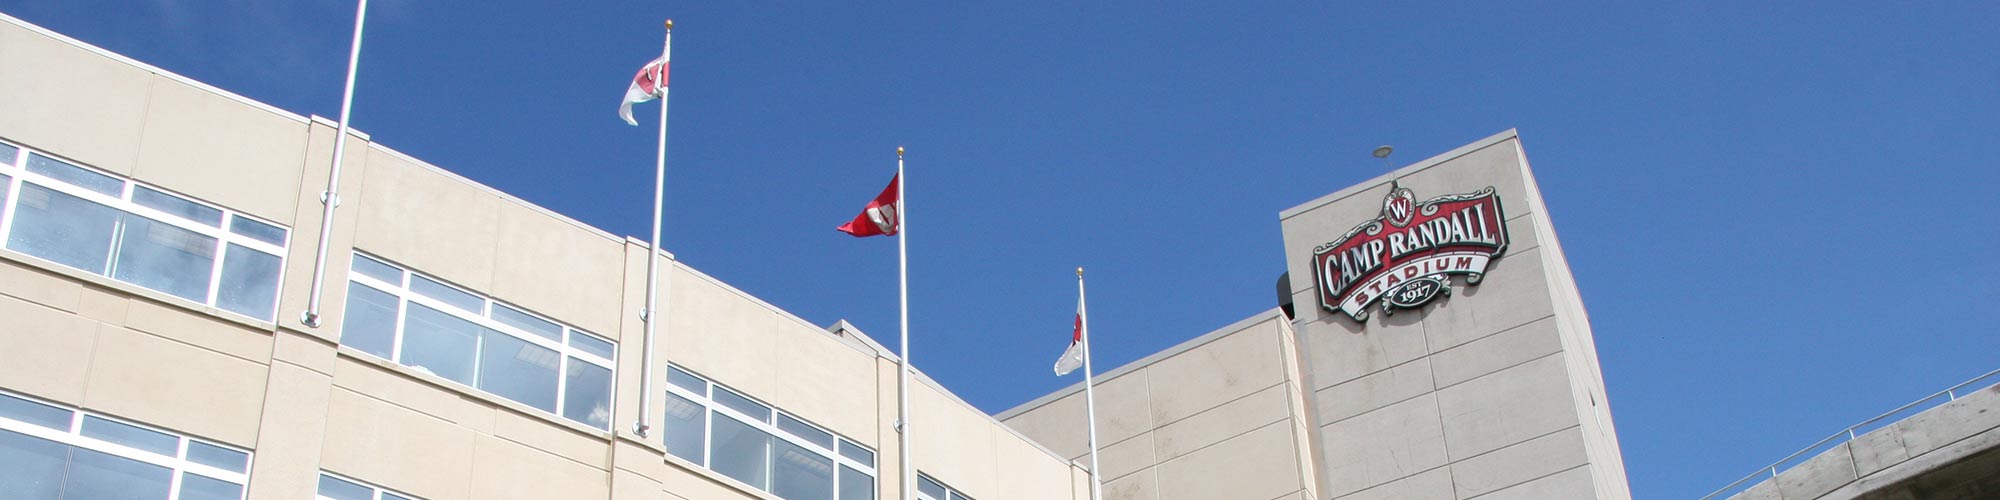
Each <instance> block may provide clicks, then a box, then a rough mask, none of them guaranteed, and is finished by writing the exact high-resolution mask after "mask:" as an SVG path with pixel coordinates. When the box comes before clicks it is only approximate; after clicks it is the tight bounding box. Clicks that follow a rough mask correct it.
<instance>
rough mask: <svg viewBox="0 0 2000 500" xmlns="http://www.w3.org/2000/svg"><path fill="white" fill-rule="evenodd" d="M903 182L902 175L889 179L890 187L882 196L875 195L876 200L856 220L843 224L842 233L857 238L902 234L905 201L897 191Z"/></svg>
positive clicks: (883, 191)
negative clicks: (898, 185)
mask: <svg viewBox="0 0 2000 500" xmlns="http://www.w3.org/2000/svg"><path fill="white" fill-rule="evenodd" d="M902 180H903V178H902V176H900V175H898V176H896V177H891V178H889V187H888V188H886V189H883V190H882V194H879V195H875V200H874V201H870V202H868V206H867V207H866V208H863V209H861V215H856V216H854V220H851V221H847V223H846V224H841V225H840V228H839V229H840V232H843V233H847V234H851V235H854V237H856V238H863V237H868V236H895V235H896V233H899V232H902V230H903V200H901V199H900V198H899V197H898V195H899V194H901V193H900V192H898V191H897V189H896V185H897V184H898V183H901V182H902Z"/></svg>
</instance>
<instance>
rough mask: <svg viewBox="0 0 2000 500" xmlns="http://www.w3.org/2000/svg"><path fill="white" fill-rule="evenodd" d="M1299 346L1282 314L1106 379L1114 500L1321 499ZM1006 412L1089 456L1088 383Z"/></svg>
mask: <svg viewBox="0 0 2000 500" xmlns="http://www.w3.org/2000/svg"><path fill="white" fill-rule="evenodd" d="M1291 342H1292V338H1291V331H1290V328H1289V325H1287V324H1286V323H1285V321H1284V320H1283V318H1282V317H1281V316H1279V315H1278V314H1277V313H1276V311H1271V312H1266V313H1264V314H1260V315H1258V316H1254V317H1251V318H1249V319H1246V320H1243V321H1240V322H1238V323H1237V324H1235V325H1231V326H1229V327H1225V328H1222V329H1219V330H1216V331H1215V332H1211V333H1209V334H1207V335H1203V336H1201V337H1198V338H1196V339H1195V340H1192V341H1189V342H1188V343H1185V344H1182V345H1180V346H1176V347H1175V348H1172V349H1169V350H1167V351H1163V352H1161V353H1159V354H1155V355H1154V356H1152V357H1149V358H1147V359H1143V360H1140V361H1137V362H1134V363H1132V364H1129V365H1126V366H1123V367H1119V368H1116V369H1113V370H1110V371H1107V372H1105V373H1104V374H1102V375H1101V376H1100V377H1098V378H1097V386H1096V388H1095V389H1096V390H1095V392H1096V396H1097V425H1098V438H1099V439H1100V442H1101V445H1102V446H1101V447H1102V450H1101V453H1102V456H1101V457H1099V462H1100V464H1099V465H1100V466H1102V467H1103V469H1104V470H1103V477H1104V480H1105V485H1104V493H1105V498H1110V499H1147V500H1154V499H1241V498H1260V499H1271V498H1292V497H1298V496H1301V495H1303V496H1304V497H1306V498H1316V497H1317V493H1316V491H1317V484H1316V483H1317V478H1316V477H1315V476H1316V474H1315V473H1314V472H1313V468H1312V467H1313V466H1312V464H1311V460H1312V457H1313V456H1314V453H1312V452H1311V450H1310V447H1311V440H1310V439H1309V438H1308V436H1307V435H1306V434H1307V433H1308V432H1310V431H1309V429H1311V428H1312V425H1311V423H1310V422H1306V421H1305V419H1306V418H1307V417H1306V416H1307V412H1308V411H1309V410H1308V409H1307V408H1308V407H1309V406H1310V404H1309V403H1307V402H1306V401H1305V399H1304V397H1303V392H1302V391H1301V390H1300V389H1299V388H1300V387H1302V385H1301V384H1300V383H1299V382H1300V381H1299V380H1298V378H1297V377H1298V376H1299V375H1300V374H1302V373H1303V370H1302V369H1301V368H1302V367H1301V365H1300V364H1299V363H1297V361H1296V352H1295V351H1294V350H1293V349H1291V345H1292V344H1291ZM1000 417H1001V418H1002V419H1003V420H1004V421H1005V422H1006V423H1007V425H1009V426H1010V427H1013V428H1014V429H1016V430H1019V431H1021V433H1022V434H1024V435H1027V436H1029V437H1031V438H1034V439H1035V440H1036V441H1037V442H1040V443H1043V444H1045V445H1047V446H1049V447H1050V449H1052V450H1055V451H1056V452H1057V453H1059V454H1061V455H1063V456H1067V457H1070V458H1071V459H1072V460H1075V461H1076V462H1077V463H1079V464H1083V465H1088V464H1089V461H1090V456H1089V452H1090V449H1089V445H1088V438H1087V435H1086V429H1085V427H1084V426H1083V425H1081V424H1082V421H1083V419H1084V400H1083V393H1082V387H1081V385H1079V386H1077V387H1072V388H1070V389H1066V390H1064V391H1063V392H1058V393H1056V394H1051V395H1049V396H1046V397H1044V398H1041V399H1039V400H1036V401H1032V402H1029V403H1027V404H1024V405H1022V406H1020V407H1017V408H1015V409H1012V410H1009V411H1007V412H1003V413H1001V414H1000Z"/></svg>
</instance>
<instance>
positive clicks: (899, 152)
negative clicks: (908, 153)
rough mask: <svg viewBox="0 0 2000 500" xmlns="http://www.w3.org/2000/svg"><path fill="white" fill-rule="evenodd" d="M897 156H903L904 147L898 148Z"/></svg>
mask: <svg viewBox="0 0 2000 500" xmlns="http://www.w3.org/2000/svg"><path fill="white" fill-rule="evenodd" d="M896 156H903V147H902V146H896Z"/></svg>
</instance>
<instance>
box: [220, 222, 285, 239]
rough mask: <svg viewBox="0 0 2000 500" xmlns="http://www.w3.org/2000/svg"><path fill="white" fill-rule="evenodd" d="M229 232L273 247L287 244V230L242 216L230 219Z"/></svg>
mask: <svg viewBox="0 0 2000 500" xmlns="http://www.w3.org/2000/svg"><path fill="white" fill-rule="evenodd" d="M229 232H232V233H236V234H240V235H244V236H249V237H250V239H253V240H257V241H262V242H265V243H270V244H273V245H278V246H284V244H285V228H281V227H278V226H273V225H270V224H265V223H262V222H257V221H255V220H251V219H250V218H249V217H244V216H241V215H238V216H235V217H230V218H229Z"/></svg>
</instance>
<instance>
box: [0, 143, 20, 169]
mask: <svg viewBox="0 0 2000 500" xmlns="http://www.w3.org/2000/svg"><path fill="white" fill-rule="evenodd" d="M20 154H21V149H20V148H16V147H13V146H9V145H6V144H0V165H13V164H14V158H15V157H17V156H19V155H20Z"/></svg>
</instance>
